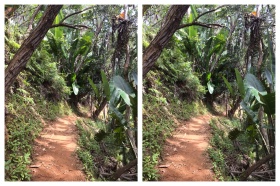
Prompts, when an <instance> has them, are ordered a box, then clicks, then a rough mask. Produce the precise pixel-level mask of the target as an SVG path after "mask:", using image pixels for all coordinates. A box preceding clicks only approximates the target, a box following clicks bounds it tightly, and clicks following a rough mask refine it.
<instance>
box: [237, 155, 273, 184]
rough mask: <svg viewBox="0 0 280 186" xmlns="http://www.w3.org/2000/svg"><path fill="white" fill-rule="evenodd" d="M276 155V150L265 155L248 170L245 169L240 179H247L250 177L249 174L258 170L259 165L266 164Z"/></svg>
mask: <svg viewBox="0 0 280 186" xmlns="http://www.w3.org/2000/svg"><path fill="white" fill-rule="evenodd" d="M274 157H275V152H273V153H271V154H268V155H267V156H265V157H263V158H262V159H261V160H260V161H258V162H257V163H255V164H254V165H252V166H251V167H249V168H248V169H247V170H245V171H244V172H243V173H242V174H241V176H240V179H239V181H246V179H247V178H248V176H249V175H250V174H251V173H252V172H253V171H254V170H256V169H257V168H258V167H260V166H261V165H262V164H265V163H266V162H268V161H269V160H270V159H272V158H274Z"/></svg>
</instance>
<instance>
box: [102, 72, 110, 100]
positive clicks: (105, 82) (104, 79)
mask: <svg viewBox="0 0 280 186" xmlns="http://www.w3.org/2000/svg"><path fill="white" fill-rule="evenodd" d="M101 78H102V85H103V90H104V92H105V95H106V99H107V101H110V86H109V83H108V79H107V77H106V75H105V72H104V71H103V70H101Z"/></svg>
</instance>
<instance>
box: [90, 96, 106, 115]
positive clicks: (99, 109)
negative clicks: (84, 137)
mask: <svg viewBox="0 0 280 186" xmlns="http://www.w3.org/2000/svg"><path fill="white" fill-rule="evenodd" d="M106 104H107V99H106V98H104V99H103V101H102V102H101V104H100V106H99V107H98V109H96V111H95V112H94V113H92V118H93V119H94V120H96V119H97V118H98V116H99V114H100V113H101V111H102V110H103V109H104V108H105V106H106Z"/></svg>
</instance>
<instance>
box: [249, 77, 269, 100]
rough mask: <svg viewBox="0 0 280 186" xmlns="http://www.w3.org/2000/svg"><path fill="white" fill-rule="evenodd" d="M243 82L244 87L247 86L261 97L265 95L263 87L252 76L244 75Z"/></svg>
mask: <svg viewBox="0 0 280 186" xmlns="http://www.w3.org/2000/svg"><path fill="white" fill-rule="evenodd" d="M245 81H246V85H247V87H248V88H253V89H256V90H257V91H258V92H259V93H260V94H262V95H266V94H267V92H266V90H265V88H264V86H263V85H262V83H261V82H260V81H259V80H258V78H257V77H256V76H254V75H253V74H250V73H248V74H246V76H245Z"/></svg>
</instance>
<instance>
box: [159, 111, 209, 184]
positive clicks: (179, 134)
mask: <svg viewBox="0 0 280 186" xmlns="http://www.w3.org/2000/svg"><path fill="white" fill-rule="evenodd" d="M210 119H211V116H209V115H204V116H198V117H195V118H192V119H191V120H190V121H187V122H186V123H185V124H183V125H182V126H180V127H178V128H177V129H176V131H175V132H174V133H173V136H172V137H170V138H169V139H167V141H166V144H165V146H164V151H163V155H164V156H163V159H164V161H163V162H161V163H160V165H164V167H165V168H159V171H160V176H161V181H214V173H213V172H212V170H211V166H212V164H211V162H210V159H209V158H208V156H207V147H208V146H209V142H208V141H209V138H210V135H211V133H210V126H209V121H210ZM159 167H160V166H159Z"/></svg>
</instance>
